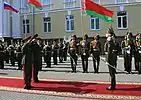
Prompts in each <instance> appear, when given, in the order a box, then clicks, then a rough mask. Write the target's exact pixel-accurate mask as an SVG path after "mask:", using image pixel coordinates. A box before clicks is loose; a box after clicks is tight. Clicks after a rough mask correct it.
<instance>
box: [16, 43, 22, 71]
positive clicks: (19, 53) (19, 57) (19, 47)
mask: <svg viewBox="0 0 141 100" xmlns="http://www.w3.org/2000/svg"><path fill="white" fill-rule="evenodd" d="M16 58H17V61H18V70H21V69H22V65H21V62H22V45H21V44H20V42H19V41H18V43H17V46H16Z"/></svg>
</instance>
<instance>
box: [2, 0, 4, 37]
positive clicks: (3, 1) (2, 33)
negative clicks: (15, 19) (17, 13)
mask: <svg viewBox="0 0 141 100" xmlns="http://www.w3.org/2000/svg"><path fill="white" fill-rule="evenodd" d="M2 3H3V5H2V38H3V34H4V0H2Z"/></svg>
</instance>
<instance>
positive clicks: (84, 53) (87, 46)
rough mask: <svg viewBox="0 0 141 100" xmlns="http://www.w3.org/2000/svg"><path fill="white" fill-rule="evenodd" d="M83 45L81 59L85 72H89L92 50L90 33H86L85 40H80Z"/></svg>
mask: <svg viewBox="0 0 141 100" xmlns="http://www.w3.org/2000/svg"><path fill="white" fill-rule="evenodd" d="M80 46H81V51H80V52H81V59H82V67H83V73H88V58H89V53H90V52H89V51H90V43H89V42H88V35H87V34H85V35H84V37H83V40H82V41H80Z"/></svg>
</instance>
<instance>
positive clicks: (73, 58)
mask: <svg viewBox="0 0 141 100" xmlns="http://www.w3.org/2000/svg"><path fill="white" fill-rule="evenodd" d="M70 56H71V57H70V60H71V69H72V72H76V65H77V56H76V55H74V54H72V55H70Z"/></svg>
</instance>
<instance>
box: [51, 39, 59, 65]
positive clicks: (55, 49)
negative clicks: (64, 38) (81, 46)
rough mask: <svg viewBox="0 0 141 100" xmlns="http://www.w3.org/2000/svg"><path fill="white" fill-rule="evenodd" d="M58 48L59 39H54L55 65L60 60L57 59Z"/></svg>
mask: <svg viewBox="0 0 141 100" xmlns="http://www.w3.org/2000/svg"><path fill="white" fill-rule="evenodd" d="M58 50H59V46H58V44H57V40H54V43H53V46H52V51H53V53H52V55H53V62H54V65H57V63H58V60H57V56H58Z"/></svg>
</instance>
